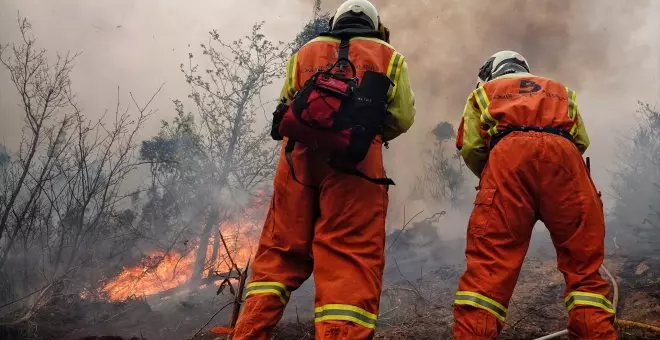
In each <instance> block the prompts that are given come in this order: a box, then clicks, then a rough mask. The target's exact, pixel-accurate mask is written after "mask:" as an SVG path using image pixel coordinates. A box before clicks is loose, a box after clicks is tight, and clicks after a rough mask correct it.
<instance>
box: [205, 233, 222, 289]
mask: <svg viewBox="0 0 660 340" xmlns="http://www.w3.org/2000/svg"><path fill="white" fill-rule="evenodd" d="M213 230H214V231H215V232H214V238H213V252H211V267H210V268H209V271H208V274H207V277H211V276H213V275H214V274H215V271H216V270H218V269H219V268H218V264H219V263H218V262H217V259H218V251H219V250H220V243H221V241H220V238H219V237H218V235H219V233H220V223H218V225H217V226H216V228H213Z"/></svg>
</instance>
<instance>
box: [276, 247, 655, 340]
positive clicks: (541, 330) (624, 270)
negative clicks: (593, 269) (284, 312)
mask: <svg viewBox="0 0 660 340" xmlns="http://www.w3.org/2000/svg"><path fill="white" fill-rule="evenodd" d="M606 266H607V267H608V269H609V270H610V271H611V272H612V274H613V275H614V276H615V277H616V279H617V282H618V284H619V294H620V302H619V308H618V318H619V319H623V320H630V321H636V322H642V323H647V324H649V325H652V326H656V327H660V258H655V259H653V258H650V259H649V258H647V259H641V258H624V257H613V258H611V259H609V260H608V261H606ZM461 271H462V268H455V267H449V266H446V267H444V268H440V269H438V270H436V271H433V272H431V273H429V274H427V275H428V276H427V277H426V278H423V279H422V280H421V281H419V280H418V281H415V282H405V283H404V282H402V283H401V284H400V285H393V286H390V287H387V288H386V289H385V293H384V296H383V301H384V302H385V303H387V300H388V291H390V292H391V291H392V290H396V291H398V292H399V294H397V295H396V296H397V299H398V303H399V304H398V305H396V306H394V307H393V308H396V310H395V311H393V312H390V313H388V310H385V311H383V310H382V309H381V315H382V316H381V318H380V321H379V323H380V325H379V328H378V330H377V334H376V339H380V340H395V339H396V340H399V339H429V340H431V339H451V333H450V329H451V322H452V317H451V313H452V311H451V301H452V298H453V289H452V288H449V287H448V286H450V287H451V286H453V287H455V285H454V284H455V283H456V280H457V277H458V276H457V274H460V272H461ZM448 278H449V282H448V281H444V282H443V281H441V280H443V279H444V280H447V279H448ZM452 281H453V282H452ZM563 290H564V284H563V277H562V275H561V273H559V272H558V271H557V270H556V268H555V261H554V259H543V260H542V259H538V258H528V259H527V261H526V262H525V265H524V267H523V270H522V273H521V276H520V279H519V281H518V285H517V287H516V290H515V292H514V297H513V298H512V301H511V304H510V307H509V312H510V313H509V315H510V316H509V318H508V324H507V325H506V327H505V329H504V331H503V333H502V335H501V336H500V339H503V340H514V339H535V338H538V337H541V336H544V335H547V334H550V333H554V332H556V331H560V330H562V329H564V328H565V324H566V313H565V310H564V307H563V299H562V293H563ZM617 330H618V333H619V337H620V339H622V340H633V339H658V338H660V333H656V332H652V331H646V330H644V329H641V328H639V327H630V326H622V325H617ZM275 335H276V336H275V339H282V340H284V339H314V337H313V326H312V324H311V322H307V323H288V324H283V325H280V326H279V327H278V330H277V332H276V334H275Z"/></svg>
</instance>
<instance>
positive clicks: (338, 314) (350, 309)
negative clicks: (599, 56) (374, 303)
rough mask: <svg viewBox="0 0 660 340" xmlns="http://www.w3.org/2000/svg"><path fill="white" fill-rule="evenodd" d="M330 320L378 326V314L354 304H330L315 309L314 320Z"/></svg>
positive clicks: (363, 325)
mask: <svg viewBox="0 0 660 340" xmlns="http://www.w3.org/2000/svg"><path fill="white" fill-rule="evenodd" d="M328 320H341V321H350V322H352V323H355V324H358V325H360V326H362V327H366V328H371V329H374V328H376V321H378V315H376V314H373V313H370V312H367V311H366V310H364V309H362V308H360V307H357V306H352V305H342V304H329V305H323V306H321V307H316V309H314V322H323V321H328Z"/></svg>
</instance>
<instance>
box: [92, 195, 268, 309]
mask: <svg viewBox="0 0 660 340" xmlns="http://www.w3.org/2000/svg"><path fill="white" fill-rule="evenodd" d="M258 206H261V207H263V206H262V205H260V204H258ZM255 210H259V211H263V209H256V208H249V209H246V211H245V213H244V214H243V216H241V217H240V218H238V219H236V220H234V221H231V222H229V223H227V222H226V223H223V224H221V227H220V231H221V232H222V235H223V237H224V239H225V242H226V243H227V247H228V248H229V252H230V255H231V257H232V259H233V260H234V262H236V264H237V265H238V266H239V267H240V266H243V265H244V264H245V263H247V261H248V260H249V259H250V258H251V257H252V255H253V254H254V252H255V251H256V246H257V241H258V237H259V233H260V231H261V222H260V221H259V220H260V219H257V218H255V212H258V211H255ZM198 243H199V242H198V241H194V242H193V241H191V242H189V243H188V249H186V251H185V252H183V253H178V252H176V251H169V252H164V251H154V252H152V253H150V254H149V255H148V256H146V257H144V258H143V259H142V260H141V261H140V263H138V264H137V265H135V266H132V267H128V268H124V270H123V271H122V272H121V273H119V274H118V275H117V276H115V277H114V278H113V279H111V280H109V281H108V282H107V283H105V284H104V286H103V288H102V292H103V293H104V294H105V295H107V297H108V300H110V301H124V300H127V299H129V298H132V297H143V296H150V295H155V294H158V293H162V292H165V291H168V290H170V289H174V288H178V287H181V286H182V285H184V284H186V283H187V282H188V280H189V279H190V278H191V277H192V275H193V268H194V266H195V256H196V254H197V249H198V247H199V244H198ZM214 248H215V256H214ZM213 257H215V258H213ZM230 266H231V265H230V261H229V260H228V258H227V251H226V250H225V248H224V246H223V244H222V241H221V239H220V237H215V236H214V237H212V238H211V239H210V240H209V245H208V248H207V249H206V265H205V270H204V272H203V274H202V277H203V278H208V275H209V271H210V269H212V270H211V271H215V272H217V273H226V272H228V271H229V269H230ZM221 281H222V278H221V277H218V281H215V284H216V285H218V284H220V282H221Z"/></svg>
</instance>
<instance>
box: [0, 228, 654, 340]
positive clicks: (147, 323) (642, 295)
mask: <svg viewBox="0 0 660 340" xmlns="http://www.w3.org/2000/svg"><path fill="white" fill-rule="evenodd" d="M422 231H423V230H422ZM418 232H419V231H418V230H415V231H414V234H415V235H417V236H414V237H413V236H410V237H408V236H406V235H403V236H402V237H400V238H399V241H398V242H400V243H399V245H398V246H397V247H396V248H395V249H393V250H392V252H391V253H390V256H389V258H388V265H387V267H386V284H385V286H384V289H383V295H382V299H381V312H380V314H381V315H380V317H379V325H378V329H377V334H376V339H380V340H390V339H392V340H394V339H397V340H398V339H451V336H450V329H451V322H452V310H451V306H452V300H453V293H454V291H455V289H456V285H457V282H458V278H459V277H460V275H461V273H462V271H463V269H464V268H463V267H462V265H456V263H461V262H462V261H460V259H461V257H462V255H457V256H454V255H452V256H453V257H452V258H446V257H442V256H443V254H448V253H449V254H462V249H463V244H462V243H461V242H460V241H457V242H452V243H449V244H442V242H440V241H439V240H429V238H433V237H434V236H433V235H434V234H435V235H437V233H431V234H428V235H425V236H424V237H418V236H419V233H418ZM422 234H424V233H422ZM420 242H422V243H423V244H420ZM546 244H547V243H546ZM423 245H430V246H427V247H424V246H423ZM530 254H533V256H532V255H529V256H528V257H527V259H526V261H525V264H524V266H523V269H522V272H521V275H520V279H519V281H518V285H517V286H516V289H515V292H514V295H513V299H512V301H511V303H510V306H509V318H508V324H507V325H506V327H505V329H504V332H503V334H502V336H501V337H500V338H501V339H535V338H537V337H540V336H543V335H546V334H549V333H553V332H556V331H559V330H562V329H563V328H565V323H566V313H565V311H564V307H563V299H562V293H563V290H564V284H563V277H562V275H561V274H560V273H559V271H558V270H557V269H556V267H555V258H554V250H553V249H552V248H549V247H548V246H545V248H544V246H540V247H536V248H534V247H533V248H532V249H530ZM654 256H655V257H646V258H644V257H629V256H628V257H626V256H622V255H617V254H609V255H608V256H607V259H606V263H605V264H606V266H607V267H608V268H609V270H610V271H611V272H612V274H613V275H614V276H615V278H616V280H617V282H618V285H619V293H620V300H619V308H618V317H619V318H620V319H623V320H630V321H636V322H642V323H646V324H650V325H653V326H657V327H660V255H658V254H655V255H654ZM429 259H436V260H435V261H430V260H429ZM313 296H314V295H313V285H312V283H311V282H309V283H306V284H305V285H304V286H303V287H301V289H299V290H298V291H296V292H295V293H294V294H293V298H292V300H291V301H290V303H289V305H288V307H287V310H286V312H285V320H284V321H283V322H282V323H281V324H280V325H279V326H278V327H277V329H276V332H275V339H282V340H289V339H292V340H295V339H313V338H314V329H313V323H312V321H311V320H310V319H311V316H312V315H313V300H314V299H313ZM230 299H231V297H230V296H228V295H221V296H216V295H215V288H214V287H209V288H208V289H206V290H202V291H198V292H196V293H195V294H182V295H180V296H173V297H170V298H169V299H165V300H158V301H145V300H144V299H134V300H130V301H125V302H118V303H109V302H90V301H85V300H82V299H80V298H79V297H69V298H68V299H67V300H66V301H54V303H53V306H52V307H50V308H46V309H45V310H44V311H42V312H41V313H39V314H37V315H35V316H34V317H32V318H31V319H30V320H29V321H25V322H23V323H20V324H12V325H7V324H2V320H0V339H8V340H13V339H35V340H37V339H39V340H41V339H74V340H75V339H88V340H99V339H103V340H120V339H122V338H119V336H121V337H123V339H147V340H152V339H163V340H169V339H173V340H174V339H191V338H192V337H193V335H194V334H196V333H197V331H198V330H200V329H202V331H201V332H200V333H199V334H198V336H196V337H195V338H194V339H217V338H218V337H216V336H213V335H212V334H209V333H208V330H209V329H210V327H213V326H223V325H226V322H227V320H229V315H230V313H231V310H230V308H227V309H225V310H223V311H221V312H219V313H218V314H217V315H215V316H214V314H216V312H218V310H219V309H220V308H221V307H222V306H224V305H225V304H226V303H227V302H228V301H230ZM207 322H208V324H207ZM205 324H207V325H206V326H205ZM618 330H619V335H620V339H624V340H625V339H657V338H660V334H659V333H651V332H645V331H644V330H642V329H640V328H638V327H629V326H625V327H624V326H619V327H618ZM101 335H112V336H117V337H107V336H106V337H99V336H101Z"/></svg>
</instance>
